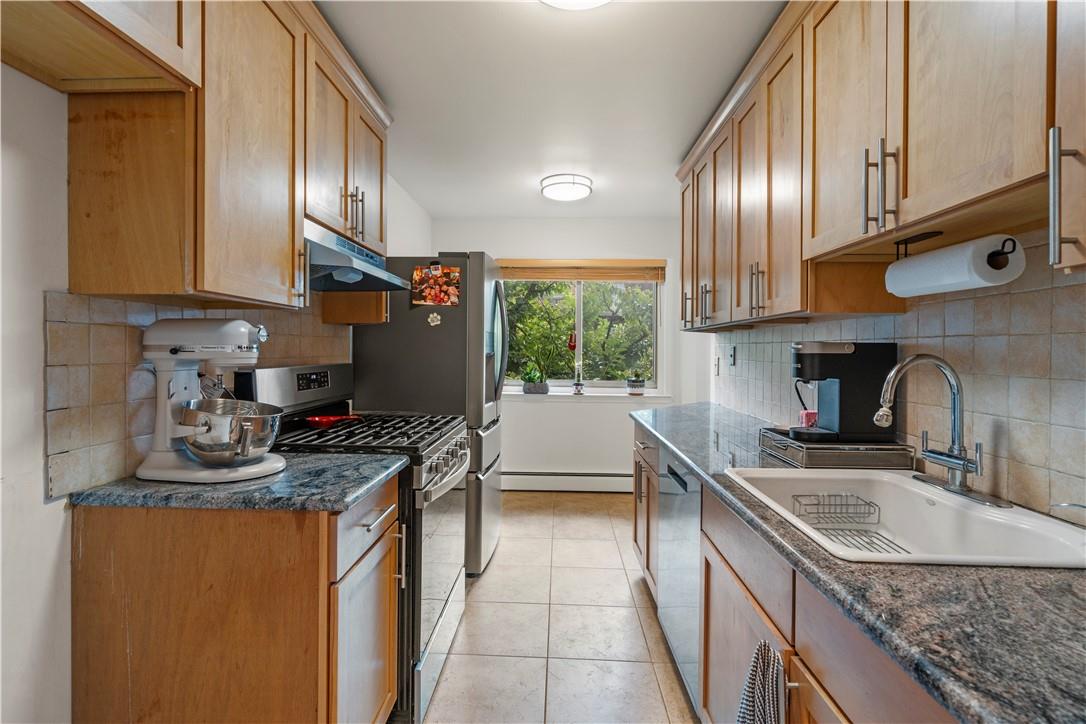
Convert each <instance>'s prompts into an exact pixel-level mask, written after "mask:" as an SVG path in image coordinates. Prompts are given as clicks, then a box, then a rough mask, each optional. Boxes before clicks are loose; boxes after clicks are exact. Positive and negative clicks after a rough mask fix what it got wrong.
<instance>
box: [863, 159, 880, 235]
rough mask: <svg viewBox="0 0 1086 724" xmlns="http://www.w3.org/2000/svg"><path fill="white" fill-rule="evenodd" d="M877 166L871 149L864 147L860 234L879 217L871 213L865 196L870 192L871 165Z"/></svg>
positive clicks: (876, 221) (865, 231)
mask: <svg viewBox="0 0 1086 724" xmlns="http://www.w3.org/2000/svg"><path fill="white" fill-rule="evenodd" d="M878 166H879V164H878V163H874V162H872V161H871V149H870V148H865V149H864V167H863V176H861V177H860V193H861V194H862V196H861V198H860V233H861V234H866V233H867V228H868V225H870V224H871V222H872V221H874V222H875V223H876V224H877V223H878V221H879V217H878V216H877V215H876V216H872V215H871V209H870V208H869V206H870V204H869V203H868V200H867V197H868V196H869V195H870V193H871V183H870V174H871V169H872V168H873V167H874V168H877V167H878Z"/></svg>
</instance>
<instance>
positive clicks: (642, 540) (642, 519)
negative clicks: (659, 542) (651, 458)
mask: <svg viewBox="0 0 1086 724" xmlns="http://www.w3.org/2000/svg"><path fill="white" fill-rule="evenodd" d="M633 465H634V466H633V485H634V489H633V494H634V500H633V503H634V515H633V545H634V552H635V553H636V554H637V561H638V562H639V563H640V564H641V567H642V568H644V567H645V551H646V550H647V549H648V535H649V509H648V495H649V494H648V489H647V488H648V486H647V485H645V480H644V475H643V474H642V472H641V471H642V469H643V468H644V467H645V463H644V461H643V460H642V459H641V456H640V455H638V454H637V453H634V463H633Z"/></svg>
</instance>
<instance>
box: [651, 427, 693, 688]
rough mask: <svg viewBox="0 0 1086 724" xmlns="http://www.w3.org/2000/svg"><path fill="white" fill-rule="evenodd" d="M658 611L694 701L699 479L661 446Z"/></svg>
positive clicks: (657, 581)
mask: <svg viewBox="0 0 1086 724" xmlns="http://www.w3.org/2000/svg"><path fill="white" fill-rule="evenodd" d="M657 521H658V526H659V538H658V546H659V548H658V554H657V561H658V562H659V563H658V573H657V580H656V613H657V616H658V618H659V619H660V626H661V628H663V630H664V636H665V637H666V638H667V643H668V646H669V647H670V648H671V655H672V656H673V657H674V658H675V663H676V665H677V666H678V667H679V673H680V674H681V675H682V679H683V683H684V684H685V685H686V690H687V693H688V694H689V695H690V700H691V701H694V702H696V701H697V700H698V697H697V691H698V663H699V658H700V648H699V646H698V625H699V621H700V610H701V483H700V482H699V480H698V478H697V476H695V475H694V474H692V473H691V472H690V470H689V469H687V468H686V466H684V465H683V464H682V463H681V462H680V461H679V460H678V459H677V458H676V457H675V456H674V455H672V454H671V453H670V452H668V450H667V448H662V449H661V451H660V507H659V513H658V517H657Z"/></svg>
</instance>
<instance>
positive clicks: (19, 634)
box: [0, 65, 71, 722]
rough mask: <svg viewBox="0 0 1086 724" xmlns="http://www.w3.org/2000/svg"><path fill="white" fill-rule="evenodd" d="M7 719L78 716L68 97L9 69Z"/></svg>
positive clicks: (2, 385)
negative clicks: (62, 492) (66, 423)
mask: <svg viewBox="0 0 1086 724" xmlns="http://www.w3.org/2000/svg"><path fill="white" fill-rule="evenodd" d="M2 73H3V75H2V76H0V87H2V100H0V126H2V129H0V135H2V139H3V151H2V156H0V162H2V165H3V198H2V214H0V215H2V223H0V226H2V240H0V258H2V263H0V274H2V277H0V282H2V283H0V298H2V300H3V301H2V304H0V314H2V331H3V345H2V348H0V360H2V361H0V369H2V370H3V374H0V399H3V403H4V404H3V405H2V406H0V419H2V423H0V425H2V427H0V430H2V431H3V436H2V441H0V500H2V506H0V507H2V509H3V510H2V513H0V518H2V549H3V550H2V557H3V574H2V580H3V589H2V595H0V597H2V610H0V616H2V625H0V631H2V642H3V661H2V676H0V680H2V682H3V683H2V696H3V700H2V704H0V719H2V720H3V721H54V722H55V721H66V720H68V719H70V718H71V689H70V679H71V667H70V661H71V653H70V646H71V626H70V620H71V590H70V574H69V570H70V569H69V562H70V550H69V538H70V536H69V530H70V528H69V521H70V517H69V515H68V513H67V511H66V510H65V504H64V503H63V502H54V503H49V504H46V503H45V502H44V496H45V479H44V477H45V473H44V467H45V455H44V434H45V433H44V414H43V412H42V411H43V410H44V409H45V404H44V399H43V396H44V387H45V382H44V379H43V370H44V364H45V362H44V359H43V356H44V347H45V343H44V340H43V332H42V330H43V327H44V324H43V322H42V320H43V319H44V310H43V309H42V305H43V292H44V291H45V290H46V289H65V288H66V287H67V286H68V267H67V259H68V251H67V236H68V230H67V228H68V227H67V213H66V210H67V202H66V199H67V168H68V160H67V136H68V129H67V119H68V112H67V111H68V104H67V99H66V98H65V97H64V96H63V95H61V94H60V93H57V92H55V91H53V90H51V89H49V88H47V87H45V86H44V85H42V84H40V83H38V82H37V81H34V80H31V79H30V78H28V77H27V76H25V75H22V74H21V73H18V72H17V71H14V70H12V69H11V68H9V67H8V66H6V65H5V66H3V71H2Z"/></svg>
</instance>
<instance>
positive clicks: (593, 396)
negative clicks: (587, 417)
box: [502, 387, 671, 404]
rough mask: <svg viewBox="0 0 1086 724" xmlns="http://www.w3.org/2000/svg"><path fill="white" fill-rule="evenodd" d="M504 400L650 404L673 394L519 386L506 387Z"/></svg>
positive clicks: (647, 391) (669, 397)
mask: <svg viewBox="0 0 1086 724" xmlns="http://www.w3.org/2000/svg"><path fill="white" fill-rule="evenodd" d="M502 399H503V400H512V399H515V400H517V401H520V400H541V401H546V400H551V401H562V402H568V401H577V402H623V401H628V402H631V403H637V402H638V401H639V400H646V401H649V404H655V403H657V402H667V401H669V400H671V395H669V394H667V393H666V392H661V391H659V390H646V391H645V394H643V395H630V394H627V393H626V390H625V389H623V388H621V387H615V388H610V389H609V388H606V387H603V388H596V389H586V390H585V391H584V394H581V395H575V394H573V389H572V388H570V387H552V388H551V391H550V392H549V393H547V394H545V395H537V394H526V393H525V392H524V391H523V390H521V389H520V388H519V387H506V388H505V389H504V390H502Z"/></svg>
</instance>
